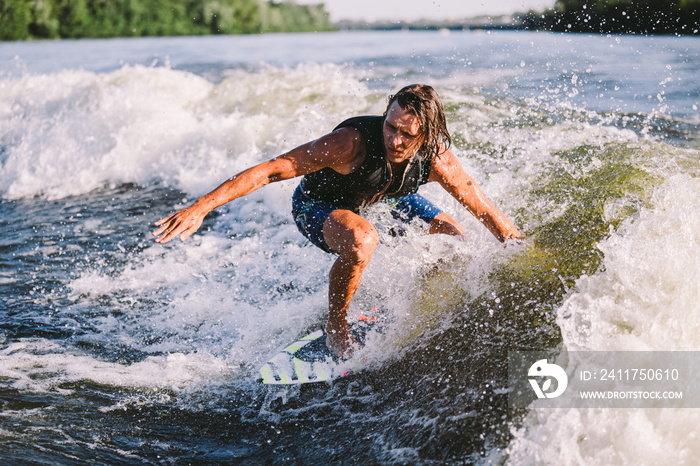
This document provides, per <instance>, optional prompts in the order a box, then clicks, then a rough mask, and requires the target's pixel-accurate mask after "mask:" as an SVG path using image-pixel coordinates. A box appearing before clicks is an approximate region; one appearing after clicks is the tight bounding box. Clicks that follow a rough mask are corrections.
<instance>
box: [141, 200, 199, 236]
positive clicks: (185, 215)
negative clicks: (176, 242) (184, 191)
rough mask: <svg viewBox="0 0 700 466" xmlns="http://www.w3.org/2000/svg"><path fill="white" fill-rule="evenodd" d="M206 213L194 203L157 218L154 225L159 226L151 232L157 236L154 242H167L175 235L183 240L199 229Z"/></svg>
mask: <svg viewBox="0 0 700 466" xmlns="http://www.w3.org/2000/svg"><path fill="white" fill-rule="evenodd" d="M207 213H208V212H206V211H203V210H202V209H200V208H198V207H197V206H196V204H194V205H191V206H189V207H187V208H186V209H182V210H178V211H177V212H175V213H174V214H172V215H170V216H169V217H165V218H164V219H161V220H158V221H157V222H156V223H155V225H156V226H157V227H160V228H158V229H157V230H156V231H154V232H153V236H157V237H158V238H157V239H156V243H167V242H168V241H170V240H171V239H173V238H175V237H176V236H177V235H180V241H185V240H186V239H187V238H189V237H190V235H192V234H193V233H194V232H195V231H197V230H198V229H199V227H200V226H201V225H202V221H203V220H204V217H205V216H206V215H207Z"/></svg>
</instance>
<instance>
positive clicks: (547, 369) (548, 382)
mask: <svg viewBox="0 0 700 466" xmlns="http://www.w3.org/2000/svg"><path fill="white" fill-rule="evenodd" d="M527 375H528V376H529V377H537V378H542V377H546V378H545V380H544V383H543V384H542V386H541V387H540V385H539V383H538V382H537V379H534V378H530V379H528V380H529V381H530V385H532V389H533V390H534V391H535V393H536V394H537V398H556V397H558V396H560V395H561V394H562V393H564V390H566V385H567V384H568V383H569V378H568V377H567V375H566V372H564V369H562V368H561V367H559V366H557V365H556V364H550V363H548V362H547V360H546V359H540V360H539V361H537V362H536V363H534V364H533V365H532V366H530V370H528V372H527ZM552 379H554V380H556V381H557V385H556V390H554V391H553V392H548V390H549V389H550V388H552Z"/></svg>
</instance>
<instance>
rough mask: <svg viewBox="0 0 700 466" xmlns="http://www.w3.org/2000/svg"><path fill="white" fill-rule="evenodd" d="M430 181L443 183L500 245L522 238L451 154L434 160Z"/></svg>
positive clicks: (443, 154)
mask: <svg viewBox="0 0 700 466" xmlns="http://www.w3.org/2000/svg"><path fill="white" fill-rule="evenodd" d="M429 181H436V182H438V183H440V186H442V187H443V188H444V189H445V191H447V192H448V193H450V194H451V195H452V196H453V197H454V198H455V199H457V200H458V201H459V203H460V204H462V205H463V206H464V207H466V208H467V210H469V212H471V213H472V215H474V216H475V217H476V218H477V219H479V221H481V222H482V223H483V224H484V226H485V227H486V228H488V229H489V231H490V232H491V233H493V235H494V236H495V237H496V238H498V239H499V241H505V240H507V239H520V238H522V235H521V234H520V232H519V231H518V229H517V228H515V225H514V224H513V222H511V221H510V220H508V218H507V217H506V216H505V215H503V213H501V212H500V211H499V210H498V209H497V208H496V206H494V205H493V204H492V203H491V201H489V200H488V198H487V197H486V195H484V193H483V191H481V189H480V188H479V186H478V185H477V184H476V181H474V179H473V178H472V177H470V176H469V175H467V173H466V172H465V171H464V169H463V168H462V165H461V164H460V163H459V161H458V160H457V157H455V155H454V154H453V153H452V152H450V151H449V150H446V151H445V152H443V153H442V154H440V156H439V157H436V158H435V159H434V160H433V163H432V167H431V170H430V178H429Z"/></svg>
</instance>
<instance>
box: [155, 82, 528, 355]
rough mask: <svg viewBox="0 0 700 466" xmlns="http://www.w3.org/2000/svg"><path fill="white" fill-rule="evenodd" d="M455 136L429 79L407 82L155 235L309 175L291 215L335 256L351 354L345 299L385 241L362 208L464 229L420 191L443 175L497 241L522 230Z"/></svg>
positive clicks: (342, 343) (332, 327) (192, 225)
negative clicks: (461, 153) (379, 108)
mask: <svg viewBox="0 0 700 466" xmlns="http://www.w3.org/2000/svg"><path fill="white" fill-rule="evenodd" d="M451 142H452V141H451V138H450V134H449V132H448V130H447V125H446V120H445V112H444V109H443V106H442V102H441V100H440V98H439V96H438V95H437V92H436V91H435V90H434V89H433V88H432V87H431V86H428V85H424V84H414V85H410V86H406V87H404V88H403V89H401V90H400V91H399V92H397V93H396V94H394V95H392V96H390V97H389V102H388V104H387V108H386V111H385V113H384V115H383V116H365V117H355V118H350V119H348V120H346V121H344V122H343V123H341V124H340V125H338V126H337V127H336V128H335V130H334V131H332V132H331V133H329V134H326V135H325V136H322V137H320V138H318V139H316V140H314V141H311V142H308V143H306V144H302V145H301V146H299V147H297V148H295V149H292V150H291V151H289V152H287V153H285V154H282V155H280V156H278V157H275V158H273V159H271V160H268V161H266V162H263V163H260V164H258V165H256V166H254V167H251V168H248V169H247V170H244V171H242V172H241V173H238V174H237V175H235V176H234V177H233V178H231V179H229V180H227V181H226V182H224V183H223V184H222V185H221V186H219V187H218V188H216V189H215V190H213V191H212V192H210V193H209V194H206V195H204V196H202V197H201V198H199V199H197V200H196V201H195V202H194V203H193V204H192V205H191V206H189V207H187V208H185V209H182V210H179V211H177V212H175V213H174V214H172V215H170V216H168V217H166V218H164V219H162V220H159V221H158V222H156V226H157V227H159V228H158V229H157V230H156V231H155V232H154V233H153V236H156V237H157V239H156V242H158V243H166V242H168V241H170V240H171V239H173V238H175V237H176V236H178V235H179V237H180V240H181V241H184V240H185V239H187V238H188V237H189V236H190V235H192V234H193V233H194V232H195V231H197V229H199V227H200V226H201V224H202V221H203V220H204V217H205V216H206V215H207V214H208V213H209V212H211V211H212V210H214V209H216V208H217V207H220V206H222V205H223V204H226V203H227V202H230V201H232V200H234V199H237V198H239V197H242V196H245V195H247V194H250V193H251V192H253V191H255V190H257V189H259V188H261V187H263V186H265V185H267V184H269V183H272V182H275V181H282V180H287V179H290V178H294V177H299V176H302V177H303V178H302V179H301V182H300V183H299V186H298V187H297V188H296V191H295V192H294V196H293V199H292V215H293V217H294V221H295V223H296V225H297V227H298V228H299V231H300V232H301V233H302V234H303V235H304V236H305V237H306V238H308V239H309V241H311V242H312V243H313V244H314V245H316V246H318V247H319V248H321V249H323V250H324V251H326V252H329V253H331V254H335V255H336V256H337V259H336V260H335V262H334V263H333V266H332V267H331V270H330V274H329V290H328V323H327V325H326V332H327V340H326V341H327V346H328V349H329V350H330V351H331V352H332V353H333V354H335V355H336V356H339V357H342V358H348V357H350V356H351V354H352V352H353V350H354V349H355V348H356V347H357V342H355V340H354V338H353V336H352V334H351V333H350V330H349V328H348V323H347V321H346V316H347V312H348V308H349V307H350V301H351V300H352V297H353V296H354V294H355V292H356V291H357V288H358V287H359V285H360V281H361V279H362V272H363V271H364V269H365V268H366V267H367V264H368V263H369V261H370V258H371V257H372V254H373V252H374V249H375V247H376V246H377V243H378V242H379V235H378V233H377V230H376V229H375V228H374V226H373V225H372V224H371V223H369V222H368V221H367V220H366V219H365V218H363V217H362V211H361V208H362V207H364V206H367V205H369V204H373V203H376V202H386V203H388V204H389V205H390V206H392V210H393V212H394V213H395V215H396V216H397V217H399V218H401V219H403V220H405V221H410V220H412V219H414V218H420V219H421V220H423V221H424V222H426V223H427V224H428V226H429V232H430V233H443V234H448V235H462V234H464V229H463V228H462V226H461V225H460V224H459V223H457V221H455V220H454V219H453V218H452V217H450V216H449V215H448V214H447V213H445V212H443V211H442V210H440V209H439V208H437V207H436V206H434V205H433V204H432V203H431V202H430V201H428V200H427V199H425V198H424V197H423V196H421V195H419V194H417V191H418V187H419V186H421V185H423V184H426V183H431V182H437V183H439V184H440V186H442V187H443V188H444V189H445V190H446V191H447V192H448V193H450V194H451V195H452V196H453V197H454V198H455V199H457V200H458V201H459V202H460V203H461V204H462V205H463V206H464V207H465V208H466V209H467V210H468V211H469V212H471V213H472V215H474V216H475V217H476V218H477V219H478V220H480V221H481V222H482V223H483V224H484V226H485V227H486V228H488V230H489V231H490V232H491V233H492V234H493V235H494V236H495V237H496V238H498V239H499V240H500V241H506V240H508V239H519V238H521V237H522V236H521V234H520V232H519V231H518V230H517V229H516V227H515V225H513V223H512V222H511V221H510V220H508V218H506V216H505V215H503V214H502V213H501V212H500V211H499V210H498V209H497V208H496V207H495V206H494V205H493V204H492V203H491V202H490V201H489V200H488V199H487V198H486V196H485V195H484V193H483V192H482V191H481V189H480V188H479V186H478V185H477V184H476V182H475V181H474V180H473V179H472V178H471V177H470V176H469V175H467V173H465V171H464V170H463V169H462V167H461V165H460V164H459V161H458V160H457V158H456V157H455V155H454V154H453V153H452V152H450V150H449V146H450V143H451Z"/></svg>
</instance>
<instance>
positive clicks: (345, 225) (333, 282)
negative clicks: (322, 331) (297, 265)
mask: <svg viewBox="0 0 700 466" xmlns="http://www.w3.org/2000/svg"><path fill="white" fill-rule="evenodd" d="M323 238H324V240H325V242H326V244H327V245H328V246H329V247H330V249H331V250H332V251H333V252H334V253H335V254H337V255H338V258H337V259H336V261H335V263H334V264H333V266H332V267H331V271H330V275H329V285H328V325H326V333H327V340H326V341H327V345H328V348H329V349H330V350H331V351H332V352H333V353H334V354H336V355H338V356H341V357H349V356H350V355H351V354H352V345H353V344H354V343H356V342H355V340H354V338H353V337H352V334H351V333H350V330H349V328H348V324H347V320H346V317H347V313H348V308H349V307H350V300H351V299H352V297H353V296H354V295H355V292H356V291H357V288H358V287H359V286H360V281H361V280H362V272H363V271H364V270H365V267H367V264H369V260H370V258H371V257H372V253H374V249H375V248H376V247H377V243H378V242H379V236H378V234H377V230H376V229H375V228H374V227H373V226H372V224H370V223H369V222H368V221H367V220H365V219H364V218H362V217H360V216H359V215H357V214H355V213H353V212H351V211H349V210H344V209H338V210H335V211H333V213H331V214H330V215H329V216H328V218H327V219H326V221H325V222H324V224H323Z"/></svg>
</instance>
